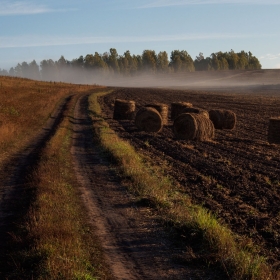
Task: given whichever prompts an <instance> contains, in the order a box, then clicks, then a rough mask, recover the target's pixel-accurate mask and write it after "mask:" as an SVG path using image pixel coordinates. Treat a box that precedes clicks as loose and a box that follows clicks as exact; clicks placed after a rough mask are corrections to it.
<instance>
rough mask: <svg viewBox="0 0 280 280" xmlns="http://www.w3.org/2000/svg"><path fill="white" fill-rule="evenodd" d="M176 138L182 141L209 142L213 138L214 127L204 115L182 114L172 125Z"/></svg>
mask: <svg viewBox="0 0 280 280" xmlns="http://www.w3.org/2000/svg"><path fill="white" fill-rule="evenodd" d="M173 132H174V135H175V137H176V138H178V139H182V140H199V141H206V140H211V139H213V138H214V136H215V129H214V125H213V123H212V122H211V120H210V119H209V118H207V117H206V116H205V115H204V114H195V113H183V114H181V115H179V116H178V117H177V118H176V119H175V120H174V124H173Z"/></svg>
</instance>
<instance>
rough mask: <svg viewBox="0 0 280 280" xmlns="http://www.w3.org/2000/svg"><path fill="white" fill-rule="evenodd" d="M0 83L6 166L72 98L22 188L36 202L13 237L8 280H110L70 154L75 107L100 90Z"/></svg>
mask: <svg viewBox="0 0 280 280" xmlns="http://www.w3.org/2000/svg"><path fill="white" fill-rule="evenodd" d="M0 81H1V85H2V86H1V87H0V116H1V127H0V154H1V163H2V164H4V163H5V162H4V159H8V158H10V157H12V156H13V154H14V152H18V151H19V150H20V149H21V148H24V147H25V145H26V143H28V141H29V140H30V139H31V138H32V137H34V135H36V133H37V132H38V131H39V130H40V129H41V127H42V125H43V124H44V123H45V122H46V120H47V119H48V118H49V116H50V114H51V113H52V112H53V111H54V109H55V107H56V106H57V104H58V103H59V101H60V100H62V99H64V98H65V97H67V96H69V95H73V98H72V99H71V101H70V104H69V106H67V108H66V111H65V112H64V114H63V120H62V122H61V123H60V126H59V127H58V129H57V130H56V132H55V135H54V136H53V137H52V138H51V139H50V141H49V142H48V143H47V144H46V146H45V147H44V148H43V149H42V150H41V153H40V156H39V161H38V162H37V164H36V166H34V168H33V169H32V170H30V173H29V174H25V175H28V178H29V179H28V181H27V182H26V183H25V185H26V186H22V187H23V188H26V189H32V198H30V200H31V202H32V203H31V206H29V207H30V208H29V209H28V211H27V216H22V217H21V220H19V221H18V222H17V225H16V227H15V228H14V229H13V232H10V235H11V236H12V237H13V238H12V240H11V252H10V254H8V256H7V257H8V258H9V260H11V261H9V263H10V266H11V270H10V269H9V268H7V271H6V272H5V273H6V275H5V276H6V278H5V279H81V280H82V279H87V280H90V279H100V278H102V279H110V277H109V273H108V272H107V269H106V268H105V266H104V265H103V263H102V257H101V251H100V246H99V245H98V244H97V241H96V238H95V236H94V233H93V232H94V231H93V229H92V227H91V226H90V225H89V224H88V223H87V214H86V210H85V209H84V207H83V206H82V205H83V203H82V202H81V201H80V196H79V193H78V190H77V182H76V179H75V175H74V172H73V169H72V165H71V162H72V159H71V154H70V145H71V126H72V123H71V121H70V117H71V115H73V112H72V111H73V106H74V104H75V102H76V99H77V98H78V97H79V92H88V91H89V90H93V89H96V86H95V87H94V86H86V85H85V86H79V85H71V84H62V83H46V82H35V81H31V80H26V79H15V78H8V77H3V78H2V77H0ZM4 153H5V155H3V154H4ZM24 199H25V198H24ZM19 203H20V202H19ZM22 210H24V209H22ZM23 213H25V211H23ZM1 257H3V256H2V255H1ZM11 263H12V264H11ZM104 271H105V272H104ZM2 275H3V274H1V276H2Z"/></svg>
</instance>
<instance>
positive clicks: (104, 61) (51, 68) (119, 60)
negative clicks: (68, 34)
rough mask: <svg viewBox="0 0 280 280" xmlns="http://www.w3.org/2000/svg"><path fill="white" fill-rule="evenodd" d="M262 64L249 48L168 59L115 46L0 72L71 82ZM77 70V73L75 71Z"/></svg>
mask: <svg viewBox="0 0 280 280" xmlns="http://www.w3.org/2000/svg"><path fill="white" fill-rule="evenodd" d="M261 67H262V66H261V64H260V62H259V60H258V58H256V57H255V56H253V54H252V53H251V52H250V51H249V52H245V51H241V52H239V53H236V52H234V51H233V50H231V51H229V52H221V51H219V52H216V53H212V54H211V55H210V56H209V57H204V55H203V53H199V55H198V56H196V58H195V59H194V60H193V59H192V57H191V56H190V55H189V54H188V52H187V51H185V50H174V51H172V52H171V55H170V58H169V57H168V54H167V52H166V51H161V52H159V53H156V52H155V51H154V50H144V51H143V52H142V55H131V53H130V51H126V52H125V53H124V54H123V55H119V54H118V52H117V50H116V49H115V48H111V49H110V50H109V52H105V53H103V54H100V53H98V52H95V53H94V54H87V55H86V56H80V57H79V58H75V59H72V60H66V59H65V58H64V56H61V57H60V58H59V59H58V60H57V61H53V60H52V59H45V60H42V61H41V62H40V64H39V65H38V64H37V62H36V61H35V60H33V61H32V62H30V63H27V62H25V61H24V62H22V63H18V64H17V65H16V66H15V67H12V68H11V69H10V70H9V71H7V70H1V68H0V75H9V76H15V77H23V78H30V79H35V80H45V81H65V82H71V78H70V77H71V76H72V75H73V74H77V73H79V75H85V76H87V78H90V77H91V76H93V75H96V74H97V73H98V74H113V75H123V76H134V75H137V74H141V73H144V72H145V73H146V72H148V73H181V72H194V71H218V70H253V69H261ZM77 71H78V72H77Z"/></svg>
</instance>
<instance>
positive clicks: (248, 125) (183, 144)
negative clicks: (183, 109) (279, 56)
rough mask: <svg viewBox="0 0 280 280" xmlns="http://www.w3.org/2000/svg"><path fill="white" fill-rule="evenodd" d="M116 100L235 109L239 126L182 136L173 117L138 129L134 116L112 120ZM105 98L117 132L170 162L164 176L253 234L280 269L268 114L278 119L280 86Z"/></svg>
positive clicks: (278, 192) (277, 158)
mask: <svg viewBox="0 0 280 280" xmlns="http://www.w3.org/2000/svg"><path fill="white" fill-rule="evenodd" d="M115 98H120V99H127V100H134V101H135V102H136V104H137V109H139V108H140V107H141V106H143V105H145V104H148V103H153V102H160V103H165V104H168V105H170V104H171V103H172V102H178V101H185V102H190V103H192V104H193V106H195V107H199V108H202V109H205V110H210V109H230V110H232V111H234V112H235V113H236V115H237V125H236V128H235V129H234V130H216V132H215V139H214V140H213V141H207V142H196V141H184V140H177V139H175V137H174V135H173V133H172V122H171V121H170V119H169V124H168V125H167V126H165V127H164V128H163V130H162V131H161V132H160V133H157V134H154V133H146V132H141V131H138V130H137V128H136V126H135V125H134V121H131V120H120V121H117V120H113V110H114V100H115ZM100 103H101V104H102V106H103V114H104V116H105V117H106V121H107V122H108V123H109V124H110V126H111V127H112V128H113V129H114V130H115V131H116V132H117V133H118V135H119V136H120V137H122V138H124V139H127V140H129V141H130V142H131V144H132V145H133V146H135V147H136V149H137V150H138V151H139V153H141V154H145V155H147V156H149V157H150V158H152V159H153V161H154V162H155V163H156V164H158V165H162V166H169V168H166V173H167V174H168V175H170V176H172V177H173V178H174V179H175V181H176V182H178V183H179V184H180V185H181V186H182V187H183V188H184V190H185V192H186V193H187V194H188V195H189V196H190V197H191V198H192V200H193V202H194V203H197V204H201V205H203V206H204V207H205V208H207V209H209V210H211V212H213V213H214V214H215V215H216V216H217V217H218V218H219V219H220V220H221V222H223V223H225V224H227V225H228V226H229V227H230V228H231V229H232V230H233V231H234V232H235V233H237V234H239V235H243V236H246V237H248V238H250V239H252V241H253V242H254V244H256V245H258V246H259V250H260V254H262V255H264V256H266V257H267V258H268V261H269V263H271V264H272V265H273V266H274V267H275V268H276V269H280V206H279V199H280V146H279V145H275V144H269V143H268V142H267V131H268V123H269V118H270V117H275V116H280V86H279V85H272V86H259V87H240V88H238V89H233V88H232V89H230V90H228V89H225V88H224V89H216V90H212V91H206V90H203V91H202V90H176V89H173V90H171V89H170V90H167V89H155V88H153V89H148V88H146V89H145V88H142V89H140V88H117V89H116V88H115V89H114V90H113V92H112V93H111V94H110V95H107V96H105V97H103V98H101V99H100ZM169 108H170V107H169Z"/></svg>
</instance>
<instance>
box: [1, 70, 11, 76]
mask: <svg viewBox="0 0 280 280" xmlns="http://www.w3.org/2000/svg"><path fill="white" fill-rule="evenodd" d="M0 75H1V76H8V75H9V72H8V71H7V70H5V69H2V70H1V68H0Z"/></svg>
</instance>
